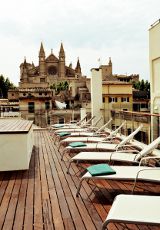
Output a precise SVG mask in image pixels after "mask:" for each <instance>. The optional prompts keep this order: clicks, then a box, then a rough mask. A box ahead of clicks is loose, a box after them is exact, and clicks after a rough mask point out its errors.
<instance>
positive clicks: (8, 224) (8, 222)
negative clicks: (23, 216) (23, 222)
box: [3, 172, 22, 230]
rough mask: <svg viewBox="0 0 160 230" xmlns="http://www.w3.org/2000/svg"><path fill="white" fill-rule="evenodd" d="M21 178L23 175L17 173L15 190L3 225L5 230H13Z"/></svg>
mask: <svg viewBox="0 0 160 230" xmlns="http://www.w3.org/2000/svg"><path fill="white" fill-rule="evenodd" d="M21 177H22V173H21V172H17V177H16V180H15V184H14V188H13V191H12V194H11V198H10V202H9V206H8V210H7V213H6V216H5V221H4V225H3V229H4V230H5V229H12V226H13V223H14V215H15V210H16V206H17V202H18V195H19V190H20V185H21Z"/></svg>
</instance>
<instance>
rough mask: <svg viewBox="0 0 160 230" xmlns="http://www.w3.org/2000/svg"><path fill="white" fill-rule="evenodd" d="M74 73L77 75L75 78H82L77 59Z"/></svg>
mask: <svg viewBox="0 0 160 230" xmlns="http://www.w3.org/2000/svg"><path fill="white" fill-rule="evenodd" d="M75 72H76V74H77V77H80V76H82V72H81V65H80V61H79V58H78V60H77V66H76V68H75Z"/></svg>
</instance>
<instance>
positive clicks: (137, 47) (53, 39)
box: [0, 0, 160, 84]
mask: <svg viewBox="0 0 160 230" xmlns="http://www.w3.org/2000/svg"><path fill="white" fill-rule="evenodd" d="M159 8H160V2H159V0H154V4H153V3H152V2H150V0H141V1H140V0H134V1H130V0H123V1H119V0H112V1H108V0H95V1H92V0H81V1H79V2H77V1H75V0H68V1H65V0H59V1H54V0H34V1H33V0H28V1H27V2H24V1H21V0H15V1H9V0H6V1H3V2H2V3H1V17H0V27H1V34H0V61H1V68H0V73H1V74H4V75H5V76H8V77H9V78H10V79H11V80H12V81H13V82H15V83H16V84H17V83H18V81H19V65H20V63H21V62H22V61H23V58H24V56H26V57H27V60H28V61H30V62H31V61H34V62H35V64H37V63H38V51H39V46H40V42H41V41H43V43H44V46H45V50H46V54H47V55H49V53H50V49H51V48H53V52H54V53H55V55H58V52H59V46H60V42H61V41H63V43H64V48H65V51H66V61H67V63H69V62H73V64H76V60H77V57H80V61H81V65H82V71H83V73H84V74H85V75H89V74H90V69H91V68H92V67H95V66H97V65H98V63H97V59H98V58H99V57H101V59H102V61H103V62H104V63H106V62H108V58H109V57H112V60H113V71H114V73H117V74H121V73H126V72H127V73H139V74H140V76H141V78H145V79H149V66H148V44H149V43H148V29H149V26H150V24H152V23H153V22H154V21H156V20H157V19H158V17H159Z"/></svg>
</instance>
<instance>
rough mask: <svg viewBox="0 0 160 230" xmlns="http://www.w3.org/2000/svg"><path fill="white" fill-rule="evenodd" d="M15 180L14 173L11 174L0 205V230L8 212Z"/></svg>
mask: <svg viewBox="0 0 160 230" xmlns="http://www.w3.org/2000/svg"><path fill="white" fill-rule="evenodd" d="M15 179H16V173H12V175H11V177H10V180H9V181H8V185H7V187H6V190H5V193H4V196H3V199H2V202H1V205H0V229H2V227H3V224H4V222H5V216H6V213H7V210H8V205H9V201H10V197H11V193H12V190H13V187H14V183H15Z"/></svg>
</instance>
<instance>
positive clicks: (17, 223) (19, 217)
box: [13, 158, 32, 230]
mask: <svg viewBox="0 0 160 230" xmlns="http://www.w3.org/2000/svg"><path fill="white" fill-rule="evenodd" d="M31 160H32V158H31ZM28 177H29V170H25V171H23V173H22V182H21V187H20V191H19V197H18V204H17V209H16V212H15V218H14V225H13V230H21V229H23V224H24V215H25V209H26V207H25V202H26V194H27V187H28V179H29V178H28Z"/></svg>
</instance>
